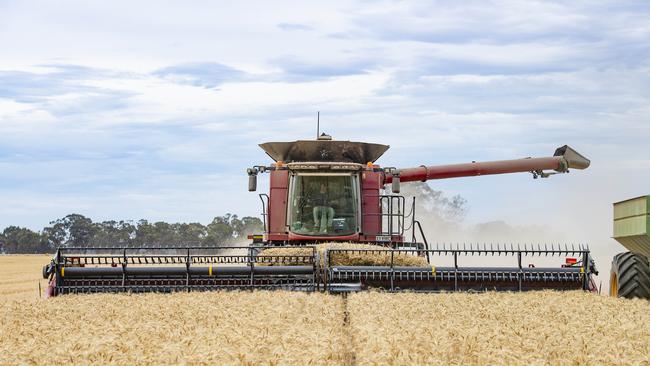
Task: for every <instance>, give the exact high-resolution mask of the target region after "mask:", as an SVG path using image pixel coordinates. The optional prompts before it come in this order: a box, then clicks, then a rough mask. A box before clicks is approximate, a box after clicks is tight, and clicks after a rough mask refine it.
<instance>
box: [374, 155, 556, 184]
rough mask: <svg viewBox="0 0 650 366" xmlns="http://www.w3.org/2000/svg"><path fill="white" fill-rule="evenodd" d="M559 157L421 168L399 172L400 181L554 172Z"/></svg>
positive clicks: (389, 179) (388, 181) (389, 178)
mask: <svg viewBox="0 0 650 366" xmlns="http://www.w3.org/2000/svg"><path fill="white" fill-rule="evenodd" d="M562 159H564V158H563V157H561V156H553V157H548V158H529V159H515V160H500V161H487V162H483V163H479V162H473V163H465V164H451V165H434V166H427V167H424V166H421V167H418V168H408V169H401V170H400V181H402V182H413V181H425V180H431V179H446V178H458V177H472V176H477V175H490V174H507V173H519V172H530V171H533V170H551V169H552V170H555V169H558V168H560V166H561V160H562ZM391 181H392V177H390V176H387V177H386V180H385V182H384V183H390V182H391Z"/></svg>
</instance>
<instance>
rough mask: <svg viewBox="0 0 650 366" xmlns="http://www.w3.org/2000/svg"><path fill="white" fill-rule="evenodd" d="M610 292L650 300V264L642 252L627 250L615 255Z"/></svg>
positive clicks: (615, 294) (620, 295) (613, 294)
mask: <svg viewBox="0 0 650 366" xmlns="http://www.w3.org/2000/svg"><path fill="white" fill-rule="evenodd" d="M609 294H610V295H611V296H614V297H625V298H628V299H631V298H634V297H638V298H641V299H648V300H650V264H648V259H647V258H646V257H644V256H642V255H640V254H636V253H632V252H625V253H619V254H617V255H615V256H614V260H613V261H612V273H611V277H610V283H609Z"/></svg>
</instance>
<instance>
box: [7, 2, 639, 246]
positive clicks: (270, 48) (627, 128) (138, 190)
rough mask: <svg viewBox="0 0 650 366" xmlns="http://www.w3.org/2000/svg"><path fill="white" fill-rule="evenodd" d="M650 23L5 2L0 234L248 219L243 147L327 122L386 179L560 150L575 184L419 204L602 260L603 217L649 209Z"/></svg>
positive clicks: (255, 151) (490, 181)
mask: <svg viewBox="0 0 650 366" xmlns="http://www.w3.org/2000/svg"><path fill="white" fill-rule="evenodd" d="M648 19H650V4H648V3H647V2H646V1H575V2H563V1H558V2H552V1H549V2H536V1H467V2H456V1H435V2H430V1H426V2H417V1H409V2H403V1H377V2H374V1H372V2H371V1H359V2H354V1H345V2H342V1H328V2H321V3H315V2H287V1H274V2H266V1H260V2H245V1H241V2H215V1H189V2H187V1H186V2H181V1H177V2H169V1H138V2H133V1H110V2H102V1H56V2H33V1H5V0H0V228H3V227H6V226H9V225H20V226H26V227H30V228H32V229H40V228H42V227H43V226H45V225H47V224H48V223H49V221H51V220H54V219H57V218H60V217H63V216H65V215H66V214H69V213H73V212H74V213H80V214H83V215H86V216H89V217H91V218H92V219H93V220H100V221H101V220H106V219H125V220H128V219H132V220H137V219H141V218H145V219H148V220H152V221H156V220H166V221H171V222H196V221H198V222H202V223H207V222H209V221H211V219H212V218H213V217H214V216H217V215H222V214H225V213H228V212H230V213H237V214H239V215H258V214H259V212H260V211H261V203H260V201H259V199H258V197H257V194H255V193H249V192H247V189H246V187H247V177H246V174H245V169H246V168H247V167H250V166H252V165H258V164H268V163H270V160H269V158H268V157H267V156H266V155H265V154H264V153H263V152H262V150H261V149H259V147H258V146H257V144H259V143H262V142H266V141H285V140H296V139H310V138H313V137H314V136H315V134H316V112H317V111H320V112H321V128H322V130H323V131H325V132H327V133H329V134H331V135H332V136H333V137H334V138H335V139H342V140H355V141H368V142H377V143H385V144H389V145H390V146H391V148H390V150H389V151H388V152H387V153H386V154H385V155H384V156H383V157H382V158H381V159H380V160H379V161H378V163H380V164H382V165H384V166H396V167H411V166H419V165H421V164H428V165H433V164H446V163H455V162H468V161H473V160H475V161H484V160H498V159H512V158H520V157H528V156H548V155H552V153H553V151H554V150H555V148H556V147H558V146H561V145H564V144H569V145H570V146H572V147H573V148H575V149H576V150H577V151H579V152H581V153H582V154H584V155H586V156H587V157H589V158H590V159H591V160H592V166H591V167H590V168H589V169H588V170H585V171H572V172H571V173H570V174H564V175H561V176H554V177H551V178H549V179H544V180H540V179H537V180H533V179H532V177H531V175H530V174H517V175H503V176H490V177H487V176H484V177H479V178H463V179H453V180H445V181H434V182H430V184H431V186H432V187H433V188H435V189H439V190H443V191H444V192H445V193H446V194H448V195H455V194H460V195H462V196H463V197H465V198H466V199H467V200H468V205H469V212H468V216H467V218H466V221H467V223H468V224H471V223H482V222H488V221H495V220H504V221H506V222H508V223H509V224H511V225H522V226H526V225H540V226H542V227H545V228H548V230H549V232H551V233H554V234H553V235H555V237H557V240H567V241H576V242H589V243H590V244H592V246H594V245H595V246H596V247H597V248H601V249H602V252H603V253H606V254H607V255H609V254H611V253H613V252H616V251H619V250H620V249H621V247H620V246H618V245H617V244H616V242H615V241H613V240H612V239H610V236H611V216H612V213H611V211H612V208H611V204H612V202H615V201H619V200H623V199H627V198H631V197H636V196H640V195H645V194H650V184H648V183H649V182H650V147H649V146H648V140H649V137H650V103H649V102H650V42H648V40H649V39H650V21H648ZM265 187H268V185H267V183H265V177H262V179H260V188H261V189H262V190H264V189H265ZM431 240H432V239H430V241H431ZM534 240H535V238H532V239H531V241H534Z"/></svg>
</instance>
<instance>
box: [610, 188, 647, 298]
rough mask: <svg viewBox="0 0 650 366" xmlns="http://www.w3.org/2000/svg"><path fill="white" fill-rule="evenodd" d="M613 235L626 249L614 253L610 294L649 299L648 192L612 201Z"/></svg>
mask: <svg viewBox="0 0 650 366" xmlns="http://www.w3.org/2000/svg"><path fill="white" fill-rule="evenodd" d="M614 239H615V240H616V241H618V242H619V243H620V244H621V245H622V246H624V247H625V248H626V249H627V250H629V251H628V252H624V253H619V254H617V255H616V256H614V260H613V261H612V269H611V274H610V281H609V284H610V290H609V293H610V295H611V296H614V297H625V298H635V297H636V298H641V299H648V300H650V263H648V258H650V196H641V197H637V198H632V199H629V200H625V201H621V202H617V203H614Z"/></svg>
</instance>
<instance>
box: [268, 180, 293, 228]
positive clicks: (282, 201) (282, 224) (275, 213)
mask: <svg viewBox="0 0 650 366" xmlns="http://www.w3.org/2000/svg"><path fill="white" fill-rule="evenodd" d="M270 186H271V192H270V194H269V196H270V200H269V234H285V233H286V232H287V229H286V219H287V190H288V188H289V171H288V170H274V171H272V172H271V182H270Z"/></svg>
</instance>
